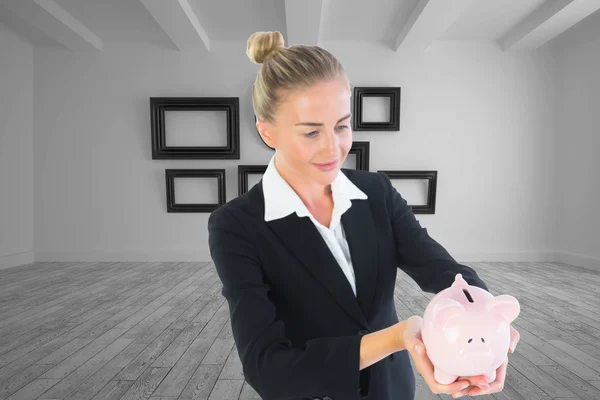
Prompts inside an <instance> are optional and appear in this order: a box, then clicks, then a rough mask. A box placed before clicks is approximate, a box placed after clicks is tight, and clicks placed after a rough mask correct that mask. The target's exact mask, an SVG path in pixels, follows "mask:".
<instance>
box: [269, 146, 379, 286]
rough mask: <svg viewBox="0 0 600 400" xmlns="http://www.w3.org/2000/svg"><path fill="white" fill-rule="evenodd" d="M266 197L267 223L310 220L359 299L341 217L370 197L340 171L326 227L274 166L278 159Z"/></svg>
mask: <svg viewBox="0 0 600 400" xmlns="http://www.w3.org/2000/svg"><path fill="white" fill-rule="evenodd" d="M262 186H263V194H264V197H265V221H272V220H274V219H279V218H283V217H286V216H288V215H290V214H292V213H294V212H295V213H296V214H297V215H298V217H308V218H310V220H311V221H312V222H313V223H314V225H315V226H316V227H317V229H318V231H319V232H320V233H321V236H322V237H323V239H324V240H325V243H327V246H328V247H329V250H330V251H331V253H332V254H333V256H334V257H335V259H336V260H337V262H338V264H339V265H340V267H341V268H342V272H343V273H344V275H345V276H346V278H347V279H348V282H349V283H350V286H351V287H352V291H353V292H354V295H355V296H356V279H355V276H354V268H353V266H352V259H351V257H350V249H349V247H348V242H347V241H346V234H345V232H344V227H343V225H342V224H341V217H342V215H343V214H344V212H346V211H347V210H348V209H349V208H350V207H351V206H352V201H351V200H354V199H363V200H364V199H367V195H366V194H365V193H364V192H363V191H362V190H360V189H359V188H358V187H356V185H354V184H353V183H352V182H351V181H350V179H348V177H347V176H346V175H345V174H344V173H343V172H341V171H339V172H338V175H337V177H336V178H335V179H334V181H333V182H332V184H331V191H332V196H333V204H334V205H333V213H332V215H331V223H330V225H329V226H328V227H327V226H324V225H323V224H321V223H320V222H319V221H317V220H316V219H315V218H314V217H313V215H312V214H311V213H310V211H308V209H307V208H306V206H305V205H304V202H303V201H302V199H301V198H300V196H298V194H297V193H296V192H295V191H294V189H292V187H291V186H290V185H289V184H288V183H287V181H286V180H285V179H283V177H282V176H281V175H280V174H279V171H277V168H276V167H275V156H273V157H271V161H269V165H268V166H267V170H266V171H265V173H264V175H263V178H262Z"/></svg>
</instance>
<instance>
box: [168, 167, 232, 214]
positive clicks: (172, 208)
mask: <svg viewBox="0 0 600 400" xmlns="http://www.w3.org/2000/svg"><path fill="white" fill-rule="evenodd" d="M175 178H218V183H217V184H218V198H219V200H218V202H217V203H196V204H194V203H185V204H177V203H176V202H175V201H176V199H175ZM165 183H166V194H167V212H201V213H210V212H212V211H214V210H216V209H217V208H219V207H220V206H222V205H223V204H225V202H226V200H225V169H165Z"/></svg>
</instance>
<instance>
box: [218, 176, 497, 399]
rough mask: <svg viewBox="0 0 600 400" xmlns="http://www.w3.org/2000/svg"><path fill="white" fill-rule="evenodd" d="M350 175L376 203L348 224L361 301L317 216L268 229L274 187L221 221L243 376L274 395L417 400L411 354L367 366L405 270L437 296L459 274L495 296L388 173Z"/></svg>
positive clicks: (349, 217) (231, 206)
mask: <svg viewBox="0 0 600 400" xmlns="http://www.w3.org/2000/svg"><path fill="white" fill-rule="evenodd" d="M341 171H342V173H344V174H346V176H347V177H348V178H349V179H350V180H351V181H352V182H353V183H354V184H355V185H356V186H357V187H358V188H359V189H361V190H362V191H363V192H365V193H366V194H367V196H368V197H369V198H368V199H367V200H353V201H352V207H350V209H348V210H347V211H346V212H345V213H344V214H343V215H342V219H341V222H342V224H343V227H344V230H345V232H346V238H347V240H348V245H349V248H350V253H351V257H352V263H353V267H354V271H355V276H356V286H357V294H358V296H357V297H355V296H354V293H353V291H352V288H351V287H350V284H349V282H348V280H347V278H346V276H345V275H344V273H343V272H342V270H341V269H340V267H339V265H338V263H337V261H336V259H335V258H334V256H333V255H332V254H331V252H330V251H329V248H328V247H327V244H326V243H325V241H324V240H323V238H322V237H321V235H320V233H319V231H318V230H317V228H316V227H315V226H314V224H313V223H312V222H311V220H310V219H309V218H308V217H303V218H300V217H298V216H297V215H296V214H295V213H294V214H291V215H289V216H287V217H285V218H282V219H278V220H274V221H270V222H265V220H264V197H263V191H262V180H261V181H260V182H259V183H257V184H256V185H255V186H254V187H252V188H251V189H250V190H249V191H248V192H247V193H245V194H243V195H241V196H239V197H237V198H235V199H233V200H231V201H229V202H228V203H226V204H225V205H223V206H221V207H220V208H218V209H217V210H215V211H213V212H212V213H211V215H210V217H209V221H208V231H209V247H210V253H211V257H212V259H213V262H214V265H215V267H216V270H217V272H218V275H219V278H220V280H221V282H222V285H223V288H222V292H221V293H222V294H223V296H224V297H225V298H226V300H227V302H228V305H229V311H230V316H231V326H232V331H233V336H234V340H235V344H236V347H237V350H238V354H239V357H240V360H241V363H242V365H243V374H244V377H245V380H246V381H247V382H248V384H250V386H252V388H254V390H255V391H256V392H257V393H258V394H259V395H260V396H261V397H262V399H263V400H279V399H281V400H283V399H289V400H292V399H323V400H353V399H369V400H392V399H393V400H412V399H413V398H414V393H415V376H414V374H413V371H412V367H411V364H410V359H409V357H410V355H409V354H408V352H407V351H406V350H403V351H399V352H396V353H394V354H391V355H390V356H388V357H385V358H383V359H382V360H380V361H379V362H377V363H375V364H373V365H371V366H369V367H367V368H365V369H363V370H362V371H359V360H360V358H359V355H360V341H361V338H362V335H363V334H365V333H369V332H375V331H377V330H380V329H383V328H386V327H389V326H391V325H393V324H395V323H397V322H398V316H397V314H396V309H395V304H394V288H395V283H396V272H397V270H398V268H400V269H402V270H403V271H404V272H406V273H407V274H408V275H409V276H410V277H411V278H412V279H414V281H415V282H416V283H417V284H418V285H419V287H420V288H421V289H422V290H423V291H425V292H428V293H432V294H433V293H438V292H439V291H441V290H443V289H445V288H447V287H449V286H450V285H451V284H452V283H453V281H454V277H455V274H456V273H459V272H460V273H462V274H463V278H464V279H465V280H466V281H467V282H468V283H469V284H471V285H475V286H478V287H481V288H483V289H485V290H488V288H487V286H486V285H485V283H484V282H483V281H482V280H481V279H480V278H479V277H478V276H477V274H476V272H475V271H474V270H473V269H472V268H470V267H467V266H465V265H461V264H458V263H457V262H456V261H455V260H454V259H453V258H452V257H451V256H450V254H449V253H448V252H447V251H446V250H445V249H444V248H443V247H442V246H441V245H440V244H439V243H438V242H436V241H435V240H434V239H432V238H431V237H430V236H429V235H428V233H427V229H426V228H422V227H421V225H420V223H419V222H418V221H417V220H416V218H415V216H414V214H413V212H412V209H411V207H410V206H408V205H407V202H406V200H405V199H403V198H402V197H401V195H400V194H399V193H398V192H397V191H396V189H395V188H394V187H393V186H392V184H391V182H390V180H389V178H388V177H387V175H385V174H383V173H375V172H367V171H360V170H352V169H342V170H341Z"/></svg>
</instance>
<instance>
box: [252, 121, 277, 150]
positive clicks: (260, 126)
mask: <svg viewBox="0 0 600 400" xmlns="http://www.w3.org/2000/svg"><path fill="white" fill-rule="evenodd" d="M268 127H269V124H268V123H267V122H266V121H263V120H262V119H259V120H257V121H256V129H257V130H258V133H259V134H260V137H261V138H262V140H263V141H264V142H265V143H266V144H267V146H269V147H271V148H275V141H274V140H273V136H272V135H271V133H270V132H269V129H268Z"/></svg>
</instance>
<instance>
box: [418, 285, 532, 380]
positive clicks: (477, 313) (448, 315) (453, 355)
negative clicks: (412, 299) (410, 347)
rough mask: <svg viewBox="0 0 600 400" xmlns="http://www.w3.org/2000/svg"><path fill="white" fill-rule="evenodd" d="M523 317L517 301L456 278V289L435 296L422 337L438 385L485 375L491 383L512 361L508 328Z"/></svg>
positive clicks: (429, 306) (428, 311)
mask: <svg viewBox="0 0 600 400" xmlns="http://www.w3.org/2000/svg"><path fill="white" fill-rule="evenodd" d="M519 312H520V306H519V302H518V301H517V299H515V298H514V297H512V296H508V295H501V296H496V297H494V296H493V295H492V294H490V293H489V292H487V291H485V290H483V289H481V288H479V287H477V286H471V285H469V284H468V283H467V282H466V281H465V280H464V279H463V277H462V274H456V278H455V279H454V283H453V284H452V286H451V287H449V288H447V289H444V290H442V291H441V292H439V293H437V294H436V295H435V296H434V297H433V298H432V299H431V301H430V303H429V304H428V305H427V308H426V309H425V314H424V315H423V326H422V329H421V337H422V340H423V343H424V344H425V348H426V350H427V356H428V357H429V359H430V360H431V363H432V364H433V367H434V378H435V380H436V381H437V382H438V383H440V384H442V385H447V384H450V383H452V382H454V381H456V378H458V377H459V376H476V375H485V377H486V379H487V381H488V383H489V382H492V381H494V380H495V379H496V369H497V368H498V367H500V365H502V363H503V362H504V360H505V359H506V357H508V348H509V345H510V343H509V342H510V323H511V322H512V321H514V320H515V318H517V316H518V315H519Z"/></svg>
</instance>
